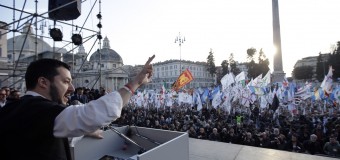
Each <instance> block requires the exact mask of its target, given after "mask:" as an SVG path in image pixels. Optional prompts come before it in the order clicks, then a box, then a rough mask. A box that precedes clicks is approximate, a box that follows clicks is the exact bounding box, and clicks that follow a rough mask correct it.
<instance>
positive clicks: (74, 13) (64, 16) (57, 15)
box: [48, 0, 81, 21]
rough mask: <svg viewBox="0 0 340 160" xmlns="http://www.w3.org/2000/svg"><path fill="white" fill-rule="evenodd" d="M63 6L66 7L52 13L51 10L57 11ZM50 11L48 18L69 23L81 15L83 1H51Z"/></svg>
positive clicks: (49, 2)
mask: <svg viewBox="0 0 340 160" xmlns="http://www.w3.org/2000/svg"><path fill="white" fill-rule="evenodd" d="M71 2H73V3H71ZM69 3H71V4H69ZM66 4H69V5H66ZM63 5H66V6H64V7H61V8H60V9H57V10H55V11H53V12H50V11H51V10H53V9H56V8H58V7H60V6H63ZM48 11H49V13H48V17H50V18H51V19H53V20H66V21H67V20H73V19H77V18H78V17H79V16H80V14H81V0H49V1H48Z"/></svg>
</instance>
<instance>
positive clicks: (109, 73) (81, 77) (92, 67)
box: [73, 37, 128, 91]
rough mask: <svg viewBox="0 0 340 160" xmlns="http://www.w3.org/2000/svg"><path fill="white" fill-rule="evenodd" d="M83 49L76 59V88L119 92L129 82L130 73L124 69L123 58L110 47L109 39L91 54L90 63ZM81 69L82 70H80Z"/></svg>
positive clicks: (79, 51)
mask: <svg viewBox="0 0 340 160" xmlns="http://www.w3.org/2000/svg"><path fill="white" fill-rule="evenodd" d="M84 55H86V53H85V50H84V49H83V47H79V50H78V53H77V54H76V56H75V57H78V58H77V59H76V61H75V62H76V66H75V72H74V79H73V82H74V85H75V87H88V88H95V89H98V88H99V87H103V88H104V89H106V90H107V91H112V90H117V89H119V88H121V87H122V86H124V84H126V83H127V82H128V72H127V71H126V70H125V69H124V68H123V66H124V63H123V59H122V57H121V56H120V55H119V54H118V53H117V52H116V51H114V50H113V49H111V47H110V41H109V39H108V38H107V37H105V38H104V40H103V48H102V49H100V50H97V51H95V52H94V53H92V54H91V56H90V59H89V61H86V60H84V57H86V56H84ZM80 67H81V68H80Z"/></svg>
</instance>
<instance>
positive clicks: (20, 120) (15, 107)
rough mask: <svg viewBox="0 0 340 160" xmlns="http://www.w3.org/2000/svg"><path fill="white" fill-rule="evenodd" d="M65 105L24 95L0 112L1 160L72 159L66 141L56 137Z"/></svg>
mask: <svg viewBox="0 0 340 160" xmlns="http://www.w3.org/2000/svg"><path fill="white" fill-rule="evenodd" d="M64 108H65V107H64V106H63V105H59V104H57V103H55V102H52V101H49V100H47V99H45V98H42V97H39V96H37V97H33V96H23V97H22V98H21V99H20V100H19V101H16V102H12V103H9V104H7V105H6V106H4V107H3V108H2V110H0V142H1V143H0V148H1V149H0V159H6V160H11V159H36V160H37V159H38V160H39V159H42V160H46V159H48V160H54V159H58V160H66V159H71V156H70V150H69V145H68V140H67V138H57V137H54V135H53V128H54V121H55V118H56V117H57V116H58V115H59V113H60V112H61V111H63V110H64Z"/></svg>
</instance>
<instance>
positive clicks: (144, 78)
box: [132, 55, 155, 87]
mask: <svg viewBox="0 0 340 160" xmlns="http://www.w3.org/2000/svg"><path fill="white" fill-rule="evenodd" d="M154 58H155V55H153V56H151V57H149V59H148V61H146V63H145V65H144V67H143V69H142V70H141V71H140V72H139V73H138V74H137V76H136V77H135V79H134V80H133V82H132V83H135V84H133V85H137V86H138V87H139V86H140V85H142V84H146V83H149V82H150V81H151V77H152V69H153V68H152V65H151V62H152V60H153V59H154Z"/></svg>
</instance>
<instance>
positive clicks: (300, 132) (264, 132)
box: [70, 88, 340, 157]
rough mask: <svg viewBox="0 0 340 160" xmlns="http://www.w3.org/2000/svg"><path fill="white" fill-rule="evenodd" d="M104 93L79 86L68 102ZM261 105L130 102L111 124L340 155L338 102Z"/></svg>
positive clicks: (214, 139) (226, 141)
mask: <svg viewBox="0 0 340 160" xmlns="http://www.w3.org/2000/svg"><path fill="white" fill-rule="evenodd" d="M104 94H105V90H104V89H99V90H90V89H86V88H77V89H76V92H75V94H74V95H73V96H72V97H70V104H75V103H79V102H80V103H87V102H89V101H91V100H94V99H97V98H99V97H100V96H102V95H104ZM259 103H260V102H258V101H255V102H254V103H252V104H251V105H250V107H246V106H243V105H242V104H240V103H239V101H235V102H233V103H232V106H233V107H232V109H231V110H226V109H225V108H223V107H216V108H215V107H213V106H212V105H211V101H210V103H207V104H204V105H203V108H202V109H199V110H197V105H195V106H192V105H190V104H187V103H180V104H179V103H178V101H177V102H176V101H175V102H174V104H173V105H172V106H171V107H167V106H165V105H164V106H162V107H157V105H156V104H155V103H149V104H148V105H147V106H145V107H143V106H142V107H140V106H138V105H137V104H136V103H129V104H128V106H127V107H124V108H123V110H122V114H121V117H120V118H118V119H117V120H116V121H114V122H112V123H113V124H114V125H118V126H124V125H131V126H140V127H148V128H155V129H164V130H171V131H179V132H187V133H188V135H189V137H190V138H197V139H202V140H211V141H218V142H224V143H233V144H241V145H249V146H254V147H262V148H271V149H278V150H285V151H291V152H298V153H307V154H312V155H324V156H331V157H340V144H339V140H340V117H339V115H338V114H337V113H340V112H339V106H338V105H337V104H335V106H332V107H331V108H333V109H332V112H327V113H323V112H321V111H320V109H321V110H322V106H323V103H314V104H313V105H311V103H312V102H311V101H306V102H303V103H300V105H305V106H304V107H297V109H298V110H297V111H296V112H295V114H292V112H291V111H289V110H287V107H284V106H283V104H281V106H279V107H278V108H277V109H273V108H272V107H268V108H261V107H260V104H259ZM306 106H308V107H306ZM302 108H305V109H306V108H308V111H306V110H305V109H304V110H302Z"/></svg>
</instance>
